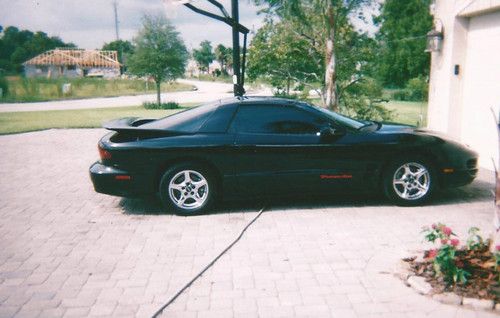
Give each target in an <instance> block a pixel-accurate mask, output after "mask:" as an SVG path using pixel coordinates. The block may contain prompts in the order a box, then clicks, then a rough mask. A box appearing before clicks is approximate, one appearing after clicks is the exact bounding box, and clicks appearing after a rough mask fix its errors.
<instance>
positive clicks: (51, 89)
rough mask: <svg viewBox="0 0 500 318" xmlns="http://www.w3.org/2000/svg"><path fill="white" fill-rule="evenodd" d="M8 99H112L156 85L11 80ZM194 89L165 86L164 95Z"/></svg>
mask: <svg viewBox="0 0 500 318" xmlns="http://www.w3.org/2000/svg"><path fill="white" fill-rule="evenodd" d="M7 82H8V85H9V87H8V95H7V96H4V97H3V98H0V102H3V103H6V102H34V101H48V100H60V99H74V98H91V97H110V96H123V95H137V94H153V93H155V92H156V87H155V84H154V83H152V82H149V83H148V82H145V81H144V80H140V79H102V78H71V79H69V78H59V79H46V78H22V77H20V76H12V77H7ZM66 83H69V84H71V90H70V92H69V93H66V94H64V93H63V91H62V86H63V84H66ZM193 89H194V87H193V86H192V85H188V84H182V83H177V82H172V83H162V84H161V91H162V92H177V91H189V90H193Z"/></svg>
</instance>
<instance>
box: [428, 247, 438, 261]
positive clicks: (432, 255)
mask: <svg viewBox="0 0 500 318" xmlns="http://www.w3.org/2000/svg"><path fill="white" fill-rule="evenodd" d="M437 254H438V252H437V249H432V250H428V251H427V258H431V259H432V258H435V257H436V256H437Z"/></svg>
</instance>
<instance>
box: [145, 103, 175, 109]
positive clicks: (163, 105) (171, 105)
mask: <svg viewBox="0 0 500 318" xmlns="http://www.w3.org/2000/svg"><path fill="white" fill-rule="evenodd" d="M142 106H144V108H146V109H177V108H181V107H180V106H179V104H178V103H176V102H166V103H161V104H159V105H158V103H156V102H144V103H142Z"/></svg>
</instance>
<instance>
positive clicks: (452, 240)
mask: <svg viewBox="0 0 500 318" xmlns="http://www.w3.org/2000/svg"><path fill="white" fill-rule="evenodd" d="M450 243H451V245H453V246H455V247H457V246H458V244H460V241H459V240H458V239H451V241H450Z"/></svg>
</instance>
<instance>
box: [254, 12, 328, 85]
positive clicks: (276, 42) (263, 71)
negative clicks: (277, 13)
mask: <svg viewBox="0 0 500 318" xmlns="http://www.w3.org/2000/svg"><path fill="white" fill-rule="evenodd" d="M321 60H322V57H321V56H320V55H318V54H317V53H316V52H315V51H314V50H311V49H310V46H309V42H308V41H307V40H306V39H304V38H302V37H300V36H299V35H297V34H296V33H295V32H294V31H293V29H292V27H291V26H290V25H289V24H287V23H286V22H277V23H275V22H274V21H272V20H271V19H268V20H266V23H265V25H264V26H263V27H261V28H260V29H259V30H258V32H257V34H256V35H255V36H254V38H253V40H252V43H251V45H250V48H249V56H248V77H249V78H250V79H253V80H255V79H256V78H257V77H261V78H263V79H265V80H267V81H268V82H270V83H271V85H273V86H274V87H277V88H278V90H279V91H281V90H284V93H285V94H286V95H290V86H291V84H292V83H296V84H300V85H307V86H310V85H309V83H310V82H317V81H318V80H320V78H319V75H318V74H320V73H321V66H320V65H321V62H320V63H319V64H318V62H319V61H321Z"/></svg>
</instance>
